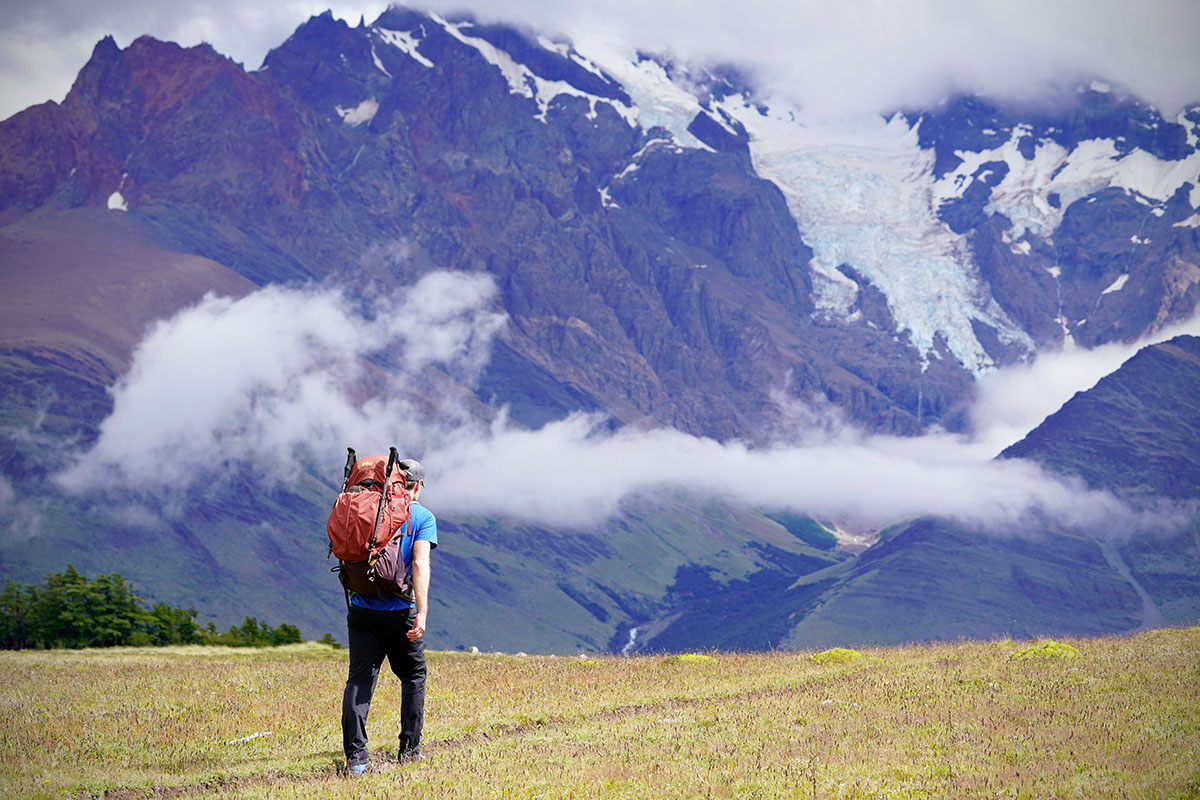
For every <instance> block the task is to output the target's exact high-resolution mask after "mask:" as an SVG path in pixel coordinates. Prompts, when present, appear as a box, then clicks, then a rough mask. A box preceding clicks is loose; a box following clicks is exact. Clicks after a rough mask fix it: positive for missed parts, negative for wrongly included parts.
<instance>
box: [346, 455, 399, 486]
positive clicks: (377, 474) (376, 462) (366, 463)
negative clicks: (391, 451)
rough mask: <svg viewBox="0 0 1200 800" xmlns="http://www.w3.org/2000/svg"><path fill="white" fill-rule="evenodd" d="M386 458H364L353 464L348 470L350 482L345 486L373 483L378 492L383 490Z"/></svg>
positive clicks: (385, 475)
mask: <svg viewBox="0 0 1200 800" xmlns="http://www.w3.org/2000/svg"><path fill="white" fill-rule="evenodd" d="M387 462H388V457H387V456H364V457H363V458H360V459H359V460H358V461H355V462H354V468H353V469H352V470H350V480H348V481H347V482H346V485H347V486H357V485H358V484H360V483H362V482H363V481H375V483H376V484H377V485H378V486H379V490H380V491H382V490H383V479H384V478H385V477H387ZM393 477H394V475H393Z"/></svg>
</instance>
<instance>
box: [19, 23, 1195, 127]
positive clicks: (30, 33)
mask: <svg viewBox="0 0 1200 800" xmlns="http://www.w3.org/2000/svg"><path fill="white" fill-rule="evenodd" d="M414 5H416V4H414ZM420 5H422V6H424V7H427V8H432V9H435V10H438V11H441V12H448V11H453V10H462V9H466V10H469V11H471V12H472V13H474V14H476V15H477V16H479V17H480V18H482V19H491V20H502V21H510V22H514V23H521V24H525V25H528V26H531V27H534V28H535V29H537V30H538V31H539V32H546V33H561V34H564V35H567V36H569V37H573V38H579V37H583V36H587V37H597V36H601V37H607V38H609V39H610V40H611V41H613V42H617V43H620V44H621V45H622V46H626V47H628V48H630V49H633V48H639V49H643V50H650V51H669V52H672V53H675V54H677V55H678V56H679V57H680V58H681V59H683V60H689V59H692V60H696V61H699V62H704V61H708V60H719V61H725V62H733V63H738V64H741V65H743V66H745V67H747V68H748V69H750V70H751V71H752V72H753V73H754V74H755V75H756V76H758V78H759V80H760V82H761V83H762V85H763V86H765V87H769V88H770V89H772V90H775V91H778V92H781V93H783V94H785V95H788V96H789V97H790V99H793V100H795V101H796V102H797V103H799V104H800V105H802V106H805V107H807V108H809V109H823V110H826V111H829V112H830V113H849V112H856V111H863V110H867V111H886V110H889V109H894V108H896V107H898V106H900V105H912V104H924V103H932V102H936V100H937V99H939V98H940V97H942V96H944V95H945V94H946V93H948V92H950V91H952V90H956V89H970V90H974V91H982V92H987V93H991V94H998V95H1004V96H1021V97H1024V96H1038V95H1040V94H1043V93H1045V92H1046V91H1048V90H1053V89H1054V88H1055V87H1056V86H1062V85H1063V84H1064V83H1071V82H1073V81H1074V80H1076V79H1078V78H1079V77H1082V76H1088V77H1091V76H1099V77H1101V78H1104V79H1106V80H1108V81H1110V82H1112V83H1114V85H1116V86H1123V87H1127V88H1128V89H1129V90H1131V91H1133V92H1134V93H1135V94H1137V95H1139V96H1141V97H1143V98H1145V99H1147V100H1149V101H1150V102H1152V103H1154V104H1156V105H1158V106H1159V108H1160V109H1161V110H1162V111H1164V112H1165V113H1166V114H1169V115H1172V116H1173V114H1174V112H1176V111H1177V110H1178V109H1179V108H1181V107H1182V106H1184V105H1186V104H1189V103H1192V102H1196V101H1200V47H1197V46H1196V45H1195V41H1194V37H1195V32H1196V31H1197V30H1200V3H1197V2H1195V0H1137V1H1136V2H1135V0H1008V2H996V1H995V0H989V1H988V2H979V1H977V0H919V1H913V2H890V1H889V0H846V1H845V2H828V1H825V0H822V2H814V1H813V0H800V1H798V2H797V1H795V0H790V1H789V2H783V1H782V0H738V2H731V0H654V1H653V2H649V3H647V2H646V1H645V0H588V2H586V3H584V2H578V1H572V2H565V1H564V0H453V1H451V0H428V1H427V2H424V3H422V4H420ZM385 7H386V4H385V3H381V2H339V1H337V0H332V1H331V0H270V1H269V2H263V3H247V2H244V0H193V2H184V3H179V4H175V3H161V2H157V0H101V1H100V2H96V1H95V0H40V2H37V3H30V2H20V3H18V2H13V0H5V8H4V10H3V13H4V21H5V22H4V28H3V31H0V118H7V117H9V116H11V115H12V114H14V113H16V112H17V111H19V110H21V109H23V108H26V107H28V106H30V105H34V104H36V103H40V102H44V101H46V100H53V101H56V102H58V101H61V100H62V99H63V97H64V96H65V95H66V93H67V91H68V89H69V88H70V86H71V83H72V81H73V80H74V78H75V75H76V74H77V73H78V71H79V70H80V68H82V67H83V65H84V64H85V63H86V62H87V59H88V57H89V55H90V53H91V50H92V48H93V47H94V45H95V43H96V42H97V41H98V40H99V39H101V38H102V37H104V36H105V35H109V34H111V35H112V36H114V38H115V39H116V41H117V44H118V45H119V46H121V47H127V46H128V45H129V44H130V43H131V42H132V41H133V40H134V39H135V38H137V37H138V36H139V35H142V34H149V35H151V36H155V37H157V38H160V39H166V40H171V41H175V42H178V43H179V44H182V45H185V46H190V45H194V44H198V43H200V42H208V43H210V44H211V45H213V47H215V48H216V49H217V50H218V51H219V52H221V53H224V54H225V55H227V56H229V57H231V58H233V59H234V60H235V61H238V62H239V63H241V64H242V65H243V66H245V67H246V68H247V69H255V68H257V67H258V66H259V65H260V64H261V62H262V59H263V57H264V56H265V55H266V53H267V52H268V51H269V50H270V49H271V48H273V47H276V46H278V45H279V44H281V43H282V42H283V41H284V40H285V39H286V38H287V37H288V35H290V33H291V32H292V31H293V30H295V28H296V27H298V26H299V25H300V24H301V23H303V22H304V20H305V19H307V18H308V17H309V16H311V15H313V14H318V13H321V12H322V11H324V10H325V9H326V8H328V9H330V10H332V11H333V13H334V15H335V16H337V17H339V18H341V19H345V20H346V21H347V22H349V23H350V24H351V25H357V24H358V21H359V19H360V17H365V18H366V20H367V22H371V21H373V20H374V19H375V18H376V17H377V16H378V15H379V14H380V13H381V12H382V11H383V9H384V8H385Z"/></svg>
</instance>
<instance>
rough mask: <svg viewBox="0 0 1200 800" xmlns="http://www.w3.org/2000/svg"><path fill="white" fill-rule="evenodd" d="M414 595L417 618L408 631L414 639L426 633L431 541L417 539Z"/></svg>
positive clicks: (415, 546) (415, 544) (414, 556)
mask: <svg viewBox="0 0 1200 800" xmlns="http://www.w3.org/2000/svg"><path fill="white" fill-rule="evenodd" d="M412 559H413V565H412V573H413V595H414V598H415V599H416V601H417V618H416V619H415V620H413V626H412V628H411V629H410V630H409V631H408V638H409V639H411V640H412V641H414V642H415V641H416V640H417V639H420V638H421V637H422V636H423V635H424V634H425V616H426V614H427V613H428V611H429V542H427V541H426V540H424V539H417V540H416V541H415V542H413V550H412Z"/></svg>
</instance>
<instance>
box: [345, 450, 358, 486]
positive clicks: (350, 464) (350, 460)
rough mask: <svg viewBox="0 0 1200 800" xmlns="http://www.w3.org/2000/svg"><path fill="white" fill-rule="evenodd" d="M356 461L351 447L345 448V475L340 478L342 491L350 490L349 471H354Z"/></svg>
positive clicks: (356, 457)
mask: <svg viewBox="0 0 1200 800" xmlns="http://www.w3.org/2000/svg"><path fill="white" fill-rule="evenodd" d="M357 461H358V456H356V455H355V454H354V448H353V447H347V448H346V474H345V476H343V478H342V491H343V492H344V491H346V490H347V489H349V488H350V471H351V470H352V469H354V464H355V462H357Z"/></svg>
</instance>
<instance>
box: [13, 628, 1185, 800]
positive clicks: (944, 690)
mask: <svg viewBox="0 0 1200 800" xmlns="http://www.w3.org/2000/svg"><path fill="white" fill-rule="evenodd" d="M1062 643H1063V644H1066V645H1070V646H1071V647H1073V648H1074V649H1075V650H1076V651H1077V653H1072V652H1071V651H1070V647H1066V648H1059V650H1061V651H1063V652H1058V651H1055V650H1054V649H1053V648H1051V649H1050V650H1045V649H1043V650H1039V651H1037V652H1032V653H1028V654H1027V655H1028V657H1014V654H1025V653H1026V651H1028V650H1029V649H1030V648H1031V647H1033V646H1034V645H1035V644H1036V643H1032V642H1021V643H1016V642H983V643H972V642H964V643H954V644H942V645H929V646H908V647H892V648H880V649H868V650H864V651H862V653H861V656H862V657H855V654H854V653H852V652H851V653H842V652H836V651H830V652H827V653H825V654H817V653H811V652H810V653H772V654H718V653H714V654H710V655H696V656H684V657H673V658H663V657H637V658H624V659H622V658H616V657H590V658H587V659H580V658H566V657H558V658H554V657H543V656H539V657H526V656H504V655H489V654H482V655H468V654H463V653H432V654H430V661H431V664H430V680H429V686H428V699H427V706H426V724H425V740H426V741H425V749H426V752H427V755H428V758H427V759H426V760H425V761H422V762H419V763H416V764H407V765H404V766H398V765H397V764H396V763H395V761H394V742H395V734H396V731H397V727H398V716H399V707H400V702H399V701H400V697H399V683H398V681H397V680H396V679H395V678H394V676H392V675H391V674H390V673H388V674H385V675H384V676H383V677H381V679H380V687H379V690H378V691H377V692H376V699H375V703H374V705H373V708H372V715H371V718H370V720H369V723H368V729H369V731H370V733H371V734H372V736H373V739H372V745H373V747H372V752H371V758H372V763H373V765H374V766H373V770H372V772H370V773H368V774H367V775H366V776H364V777H362V778H357V779H352V778H345V777H341V776H339V772H338V765H339V763H340V759H341V753H340V750H341V733H340V727H339V707H340V699H341V689H342V684H343V682H344V680H345V660H346V654H345V652H344V651H337V650H332V649H330V648H327V647H324V646H321V645H315V644H306V645H295V646H289V647H284V648H278V649H273V650H233V649H224V648H201V647H196V648H179V649H175V650H150V649H145V650H142V649H125V650H91V651H50V652H28V651H26V652H15V653H14V652H6V653H0V711H2V716H0V719H2V721H0V736H2V741H3V766H2V768H0V793H3V794H4V795H5V796H16V797H63V796H67V797H102V796H107V797H123V798H129V797H142V796H154V797H189V798H191V797H289V798H324V797H346V798H350V797H376V798H384V797H396V798H419V797H431V798H435V797H436V798H476V797H478V798H523V797H546V798H571V797H577V798H627V797H628V798H633V797H639V798H640V797H644V798H663V797H667V798H670V797H723V798H739V799H741V798H776V797H779V798H907V797H912V798H917V797H946V798H961V797H1004V798H1007V797H1028V798H1056V797H1079V798H1095V797H1129V798H1156V797H1162V798H1167V797H1175V798H1183V797H1200V628H1191V629H1187V630H1163V631H1153V632H1147V633H1142V634H1140V635H1137V636H1133V637H1127V638H1117V637H1112V638H1099V639H1078V640H1076V639H1069V640H1062Z"/></svg>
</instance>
